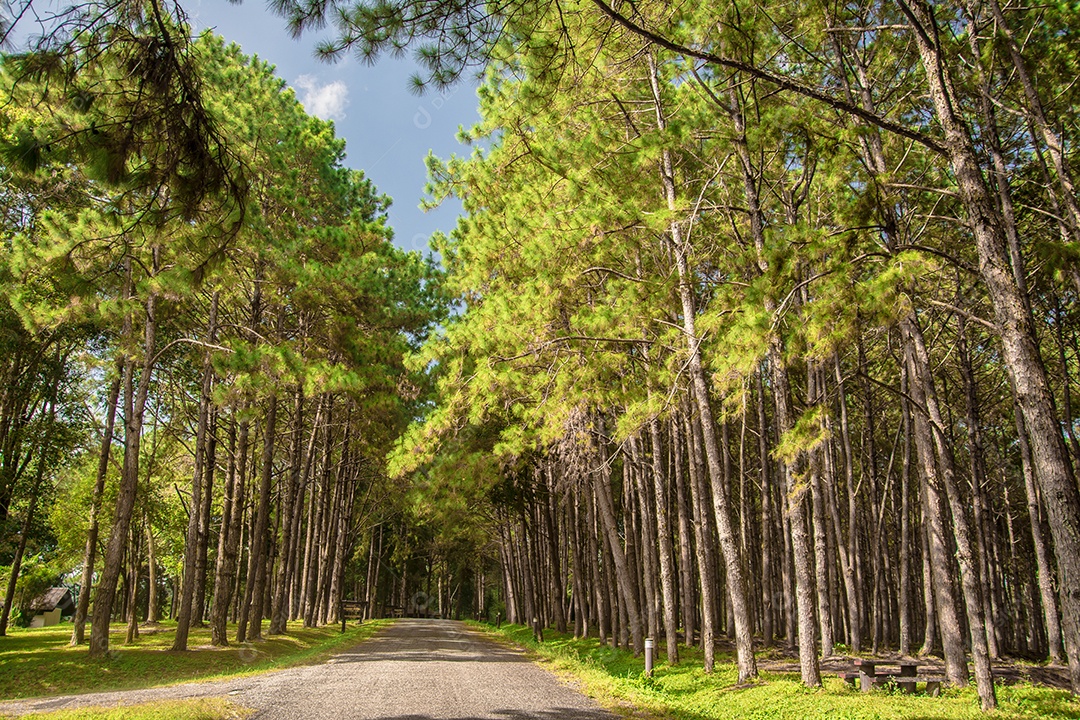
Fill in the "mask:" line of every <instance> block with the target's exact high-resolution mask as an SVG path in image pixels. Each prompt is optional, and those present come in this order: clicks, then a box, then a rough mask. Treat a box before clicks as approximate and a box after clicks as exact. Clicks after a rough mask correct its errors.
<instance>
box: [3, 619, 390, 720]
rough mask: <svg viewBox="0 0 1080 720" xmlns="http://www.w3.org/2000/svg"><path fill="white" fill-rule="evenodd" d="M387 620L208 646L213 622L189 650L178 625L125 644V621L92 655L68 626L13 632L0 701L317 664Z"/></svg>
mask: <svg viewBox="0 0 1080 720" xmlns="http://www.w3.org/2000/svg"><path fill="white" fill-rule="evenodd" d="M389 622H390V621H386V620H375V621H371V622H366V623H364V624H363V625H360V626H356V625H354V624H350V625H349V628H348V629H347V630H346V631H345V633H344V634H342V633H341V627H340V626H335V625H331V626H327V627H321V628H305V627H303V626H302V624H301V623H289V628H288V634H287V635H273V636H270V637H269V638H268V639H267V640H264V641H262V642H257V643H245V644H243V645H236V644H233V645H229V646H228V647H224V648H217V647H213V646H211V645H210V629H209V628H208V627H206V628H193V629H192V630H191V634H190V636H189V639H188V647H189V648H190V649H189V650H188V651H187V652H173V651H171V650H170V649H169V648H170V647H171V646H172V642H173V636H174V634H175V631H176V627H175V624H174V623H163V624H162V625H160V626H157V627H154V628H149V629H144V630H143V632H142V635H141V636H140V637H139V639H138V640H136V641H135V642H134V643H133V644H131V645H125V644H124V631H125V626H123V625H121V624H119V623H117V624H116V625H115V628H116V631H115V632H113V633H111V636H110V648H111V650H110V652H109V654H108V655H107V656H106V657H103V658H91V657H89V656H88V655H87V651H86V646H85V645H84V646H82V647H77V648H73V647H69V646H68V641H69V640H70V638H71V625H67V624H64V625H58V626H54V627H49V628H40V629H36V630H13V631H11V633H10V634H9V635H8V636H7V637H0V699H3V700H15V699H21V698H30V697H40V696H46V695H68V694H78V693H86V692H97V691H105V690H132V689H135V688H144V687H153V686H157V685H171V684H175V683H178V682H185V681H189V680H206V679H211V678H218V677H226V676H236V675H249V674H254V673H259V672H265V671H267V670H275V669H278V668H283V667H289V666H292V665H302V664H308V663H316V662H320V661H322V660H324V659H325V658H327V657H329V656H330V655H332V654H333V653H334V652H337V651H340V650H343V649H345V648H346V647H348V646H350V645H354V644H356V643H357V642H359V641H360V640H363V639H365V638H367V637H370V636H371V635H372V634H373V633H374V632H375V631H376V630H378V629H380V628H382V627H385V626H386V625H387V624H388V623H389ZM230 634H232V631H230ZM193 717H201V716H193Z"/></svg>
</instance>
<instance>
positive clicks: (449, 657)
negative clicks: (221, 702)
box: [0, 619, 615, 720]
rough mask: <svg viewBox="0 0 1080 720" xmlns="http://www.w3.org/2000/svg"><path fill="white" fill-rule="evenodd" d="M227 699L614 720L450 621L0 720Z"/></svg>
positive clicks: (264, 716) (297, 717) (308, 712)
mask: <svg viewBox="0 0 1080 720" xmlns="http://www.w3.org/2000/svg"><path fill="white" fill-rule="evenodd" d="M222 696H224V697H227V698H229V700H231V701H232V702H234V703H237V704H239V705H242V706H244V707H248V708H253V709H254V710H256V713H255V714H254V715H253V718H257V719H258V720H339V719H340V720H346V719H349V718H352V719H355V720H376V719H377V720H444V719H450V718H455V719H457V720H489V719H490V720H533V719H535V720H557V719H563V718H567V719H570V718H573V719H577V720H612V718H615V716H614V715H612V714H611V713H609V712H607V711H605V710H603V709H601V708H600V707H599V706H598V705H597V704H596V703H595V702H593V701H592V700H590V699H588V698H586V697H585V696H583V695H582V694H580V693H579V692H577V691H575V690H573V689H572V688H570V687H568V686H567V685H565V684H564V683H562V682H560V681H559V680H558V679H557V678H556V677H555V676H553V675H552V674H550V673H549V672H547V671H545V670H543V669H541V668H540V667H539V666H537V665H536V664H534V663H533V662H531V661H530V660H529V659H528V658H527V657H526V656H525V655H524V654H523V653H521V652H519V651H517V650H514V649H511V648H507V647H503V646H502V645H499V644H497V643H495V642H492V641H491V640H489V639H487V638H485V637H483V636H482V635H481V634H479V633H477V632H474V631H472V630H469V629H468V628H467V627H466V626H465V625H463V624H462V623H458V622H454V621H451V620H414V619H406V620H399V621H398V622H396V623H394V624H393V625H392V626H390V627H389V628H387V629H386V630H384V631H382V632H381V633H379V634H377V635H376V636H375V637H373V638H371V639H369V640H367V641H365V642H363V643H361V644H359V645H357V646H356V647H354V648H352V649H351V650H348V651H346V652H343V653H341V654H339V655H335V656H334V657H333V658H331V659H330V660H329V661H328V662H326V663H324V664H321V665H312V666H307V667H297V668H290V669H287V670H279V671H275V672H270V673H266V674H263V675H257V676H254V677H246V678H236V679H233V680H216V681H212V682H204V683H187V684H184V685H175V686H172V687H166V688H151V689H147V690H134V691H126V692H110V693H93V694H89V695H74V696H65V697H58V698H42V699H40V700H27V701H23V702H17V703H0V715H2V714H22V713H27V712H35V711H36V712H41V711H46V710H57V709H61V708H77V707H86V706H91V705H95V706H115V705H117V704H118V703H123V704H125V705H128V704H136V703H145V702H154V701H156V700H162V699H185V698H197V697H222Z"/></svg>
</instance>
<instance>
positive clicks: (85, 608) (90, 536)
mask: <svg viewBox="0 0 1080 720" xmlns="http://www.w3.org/2000/svg"><path fill="white" fill-rule="evenodd" d="M123 373H124V361H123V360H122V359H121V360H118V361H117V367H116V377H115V378H114V379H113V381H112V383H111V384H110V385H109V397H108V400H107V401H106V407H105V430H104V431H103V432H102V435H101V451H100V453H99V454H98V467H97V475H96V477H95V480H94V494H93V496H92V497H91V500H90V524H89V527H87V529H86V549H85V550H84V551H83V570H82V582H81V584H80V585H79V602H78V604H77V605H76V606H75V617H74V619H73V620H72V628H71V645H73V646H74V645H82V644H83V641H84V640H85V633H86V616H87V613H88V612H89V610H90V591H91V586H92V585H93V583H94V563H95V561H96V560H97V541H98V515H99V514H100V512H101V496H102V495H103V494H104V492H105V477H106V476H107V475H108V472H109V458H110V456H111V454H112V441H113V431H114V429H115V427H116V406H117V405H118V404H119V402H120V381H121V378H122V376H123Z"/></svg>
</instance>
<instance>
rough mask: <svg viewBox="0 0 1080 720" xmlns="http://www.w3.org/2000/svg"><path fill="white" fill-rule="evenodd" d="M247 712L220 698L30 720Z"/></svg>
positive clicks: (226, 718)
mask: <svg viewBox="0 0 1080 720" xmlns="http://www.w3.org/2000/svg"><path fill="white" fill-rule="evenodd" d="M251 712H252V711H251V710H248V709H246V708H242V707H239V706H238V705H234V704H232V703H231V702H229V701H227V700H224V699H222V698H200V699H198V700H164V701H159V702H153V703H144V704H141V705H124V706H120V707H111V708H95V707H85V708H78V709H77V710H56V711H54V712H49V713H42V714H40V715H33V716H32V717H33V718H34V720H242V718H246V717H248V716H250V715H251Z"/></svg>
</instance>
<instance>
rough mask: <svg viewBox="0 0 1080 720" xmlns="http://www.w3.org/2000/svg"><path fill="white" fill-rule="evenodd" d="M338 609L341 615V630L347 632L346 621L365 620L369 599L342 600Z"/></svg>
mask: <svg viewBox="0 0 1080 720" xmlns="http://www.w3.org/2000/svg"><path fill="white" fill-rule="evenodd" d="M338 609H339V611H340V612H339V614H340V615H341V632H345V622H346V621H348V620H359V621H360V622H363V621H364V615H365V614H366V612H367V600H342V601H341V605H340V607H339V608H338Z"/></svg>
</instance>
